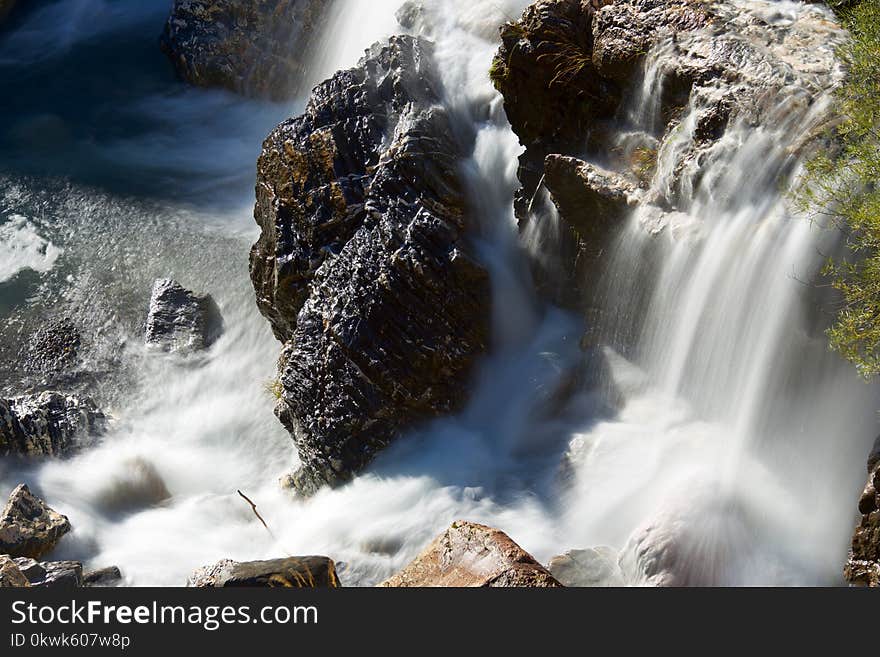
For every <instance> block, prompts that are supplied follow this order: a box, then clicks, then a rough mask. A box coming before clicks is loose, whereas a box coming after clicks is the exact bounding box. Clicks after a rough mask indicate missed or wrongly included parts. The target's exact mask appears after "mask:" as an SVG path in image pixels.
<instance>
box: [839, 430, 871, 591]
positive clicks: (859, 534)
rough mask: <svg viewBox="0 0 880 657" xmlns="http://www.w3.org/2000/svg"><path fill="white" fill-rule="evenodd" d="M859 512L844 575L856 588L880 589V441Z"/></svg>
mask: <svg viewBox="0 0 880 657" xmlns="http://www.w3.org/2000/svg"><path fill="white" fill-rule="evenodd" d="M859 513H860V514H861V519H860V521H859V525H858V527H856V530H855V532H854V533H853V538H852V549H851V550H850V554H849V560H848V561H847V563H846V568H845V569H844V576H845V577H846V580H847V581H848V582H849V583H850V584H853V585H855V586H870V587H880V438H878V439H877V442H876V443H875V444H874V449H873V450H872V451H871V455H870V456H869V457H868V483H867V484H865V489H864V490H863V491H862V495H861V497H860V498H859Z"/></svg>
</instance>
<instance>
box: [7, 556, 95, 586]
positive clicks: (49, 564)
mask: <svg viewBox="0 0 880 657" xmlns="http://www.w3.org/2000/svg"><path fill="white" fill-rule="evenodd" d="M15 562H16V564H18V567H19V569H20V570H21V572H22V573H23V574H24V576H25V577H26V578H27V580H28V582H29V583H30V585H31V586H32V587H33V588H43V589H76V588H79V587H81V586H82V585H83V567H82V564H81V563H80V562H79V561H45V562H42V563H40V562H37V561H35V560H34V559H29V558H25V557H19V558H18V559H16V560H15Z"/></svg>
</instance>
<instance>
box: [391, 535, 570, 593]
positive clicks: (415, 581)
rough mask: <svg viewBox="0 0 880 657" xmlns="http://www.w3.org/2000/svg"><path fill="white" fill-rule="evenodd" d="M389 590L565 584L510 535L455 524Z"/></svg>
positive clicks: (393, 581) (402, 573) (551, 585)
mask: <svg viewBox="0 0 880 657" xmlns="http://www.w3.org/2000/svg"><path fill="white" fill-rule="evenodd" d="M382 586H387V587H422V588H424V587H514V588H515V587H519V588H523V587H529V588H532V587H537V588H555V587H559V586H561V585H560V583H559V582H558V581H556V579H555V578H554V577H553V575H551V574H550V573H549V572H548V571H547V569H546V568H544V567H543V566H542V565H541V564H539V563H538V562H537V561H535V559H534V557H532V556H531V555H530V554H529V553H528V552H526V551H525V550H523V549H522V548H521V547H520V546H518V545H517V544H516V543H514V542H513V541H512V540H511V539H510V537H509V536H507V534H505V533H504V532H502V531H500V530H498V529H493V528H492V527H486V526H485V525H478V524H476V523H473V522H454V523H452V526H451V527H450V528H449V529H447V530H446V531H445V532H443V534H441V535H440V536H439V537H437V539H435V540H434V542H433V543H431V545H429V546H428V547H427V548H425V550H424V551H423V552H422V553H421V554H420V555H419V556H418V557H416V558H415V560H414V561H413V562H412V563H411V564H409V565H408V566H407V567H406V568H404V569H403V570H402V571H400V572H399V573H397V574H396V575H394V576H393V577H391V578H390V579H388V580H386V581H385V582H383V583H382Z"/></svg>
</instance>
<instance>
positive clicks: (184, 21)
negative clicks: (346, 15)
mask: <svg viewBox="0 0 880 657" xmlns="http://www.w3.org/2000/svg"><path fill="white" fill-rule="evenodd" d="M329 4H330V3H329V2H325V1H324V0H176V1H175V2H174V6H173V7H172V10H171V15H170V16H169V18H168V21H167V23H166V24H165V31H164V33H163V35H162V39H161V46H162V50H163V51H164V52H165V54H166V55H168V58H169V59H170V60H171V63H172V64H173V65H174V68H175V69H176V70H177V73H178V75H179V76H180V77H181V78H183V79H184V80H186V81H187V82H190V83H192V84H195V85H198V86H202V87H221V88H225V89H229V90H230V91H235V92H238V93H241V94H244V95H247V96H256V97H263V98H269V99H273V100H283V99H286V98H290V97H292V96H293V95H294V94H295V93H296V92H297V91H298V90H299V89H300V88H301V85H302V84H303V82H304V81H305V80H304V78H303V75H304V72H305V67H306V64H307V63H308V62H307V60H308V53H309V47H310V45H311V43H312V42H313V40H314V37H315V35H316V33H317V31H318V30H317V28H318V26H319V25H320V22H321V19H322V17H323V15H324V12H325V11H326V10H327V7H328V5H329Z"/></svg>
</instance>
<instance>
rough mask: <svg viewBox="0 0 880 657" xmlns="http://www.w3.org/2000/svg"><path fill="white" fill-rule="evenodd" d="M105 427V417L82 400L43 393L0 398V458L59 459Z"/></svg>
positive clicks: (84, 398)
mask: <svg viewBox="0 0 880 657" xmlns="http://www.w3.org/2000/svg"><path fill="white" fill-rule="evenodd" d="M105 427H106V417H105V416H104V414H103V413H102V412H101V411H99V410H98V408H97V407H96V406H95V403H94V402H93V401H92V400H91V399H88V398H86V397H83V398H80V397H76V396H73V395H62V394H60V393H57V392H44V393H41V394H39V395H29V396H26V397H15V398H13V399H0V456H6V455H9V454H16V455H19V456H26V457H44V456H60V455H62V454H64V453H66V452H68V451H70V450H72V449H75V448H76V447H79V446H81V445H82V443H83V442H85V441H87V439H88V438H90V437H93V436H97V435H100V434H101V433H102V432H103V431H104V429H105Z"/></svg>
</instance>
